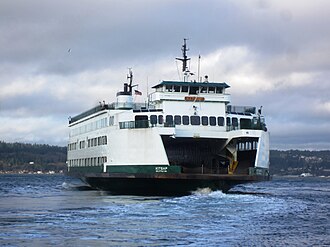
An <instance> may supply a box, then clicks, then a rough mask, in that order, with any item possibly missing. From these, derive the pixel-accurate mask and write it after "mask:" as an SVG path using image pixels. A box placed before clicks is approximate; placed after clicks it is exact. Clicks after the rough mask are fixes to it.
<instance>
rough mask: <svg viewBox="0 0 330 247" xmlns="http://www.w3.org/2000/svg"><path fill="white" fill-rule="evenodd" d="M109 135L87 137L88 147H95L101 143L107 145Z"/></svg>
mask: <svg viewBox="0 0 330 247" xmlns="http://www.w3.org/2000/svg"><path fill="white" fill-rule="evenodd" d="M107 144H108V139H107V136H99V137H95V138H91V139H87V147H95V146H100V145H107Z"/></svg>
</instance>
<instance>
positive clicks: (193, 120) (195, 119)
mask: <svg viewBox="0 0 330 247" xmlns="http://www.w3.org/2000/svg"><path fill="white" fill-rule="evenodd" d="M190 122H191V125H200V124H201V119H200V117H199V116H191V117H190Z"/></svg>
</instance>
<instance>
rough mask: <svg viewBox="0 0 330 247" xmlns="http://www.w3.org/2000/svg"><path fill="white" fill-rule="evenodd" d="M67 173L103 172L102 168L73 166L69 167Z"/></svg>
mask: <svg viewBox="0 0 330 247" xmlns="http://www.w3.org/2000/svg"><path fill="white" fill-rule="evenodd" d="M68 172H69V173H81V174H85V173H100V172H103V166H73V167H69V169H68Z"/></svg>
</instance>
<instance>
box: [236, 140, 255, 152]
mask: <svg viewBox="0 0 330 247" xmlns="http://www.w3.org/2000/svg"><path fill="white" fill-rule="evenodd" d="M257 148H258V141H247V142H239V143H237V145H236V149H237V150H238V151H248V150H256V149H257Z"/></svg>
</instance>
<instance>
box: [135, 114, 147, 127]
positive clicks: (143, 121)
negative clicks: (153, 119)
mask: <svg viewBox="0 0 330 247" xmlns="http://www.w3.org/2000/svg"><path fill="white" fill-rule="evenodd" d="M148 127H149V121H148V116H147V115H140V116H135V128H148Z"/></svg>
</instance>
